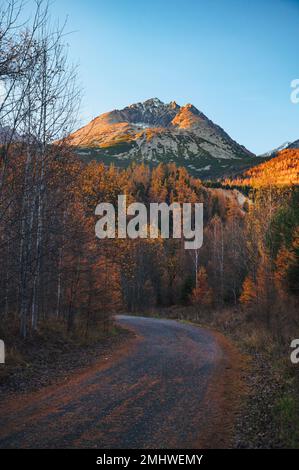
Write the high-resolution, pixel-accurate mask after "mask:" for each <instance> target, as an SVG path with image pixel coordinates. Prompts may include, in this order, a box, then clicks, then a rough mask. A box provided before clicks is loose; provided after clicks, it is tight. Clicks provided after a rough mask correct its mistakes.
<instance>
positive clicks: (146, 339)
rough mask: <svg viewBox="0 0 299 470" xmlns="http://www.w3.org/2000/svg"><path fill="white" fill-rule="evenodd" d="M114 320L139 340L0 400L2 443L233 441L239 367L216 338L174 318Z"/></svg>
mask: <svg viewBox="0 0 299 470" xmlns="http://www.w3.org/2000/svg"><path fill="white" fill-rule="evenodd" d="M117 321H118V322H119V323H120V325H121V326H123V327H125V328H128V329H131V330H133V331H134V332H135V334H136V337H134V339H133V340H132V341H131V342H130V345H129V347H127V348H126V349H125V350H124V351H121V352H119V353H118V355H116V357H112V358H110V360H108V359H107V358H106V362H105V358H103V359H101V361H100V362H99V363H98V364H96V365H93V366H92V367H90V368H89V369H86V370H84V371H81V372H78V374H75V376H74V377H72V378H71V379H70V380H69V381H67V382H66V383H65V382H64V383H63V384H61V385H58V386H57V385H55V386H51V387H47V388H45V389H42V390H40V391H38V392H34V393H33V394H31V395H30V396H25V397H23V398H22V399H19V400H15V401H12V402H11V403H9V404H3V403H2V404H0V413H1V414H0V448H20V447H21V448H76V447H78V448H99V449H106V448H107V449H108V448H122V449H124V448H129V449H130V448H131V449H132V448H140V449H146V448H159V449H163V448H195V447H199V446H203V447H224V446H226V445H228V441H227V439H228V435H229V433H230V432H231V428H232V423H233V414H234V411H235V410H234V409H233V408H232V406H233V405H232V404H233V403H236V399H235V397H234V396H233V394H234V393H235V391H234V390H233V389H232V382H234V380H235V378H234V376H233V374H234V373H235V372H234V366H233V364H232V361H233V359H232V357H231V354H230V353H228V352H227V348H226V347H225V346H224V345H223V343H222V342H221V340H220V339H219V338H218V337H217V335H215V334H214V333H212V332H210V331H208V330H205V329H202V328H199V327H196V326H192V325H190V324H187V323H181V322H177V321H173V320H158V319H154V318H143V317H132V316H118V317H117ZM227 374H228V375H227Z"/></svg>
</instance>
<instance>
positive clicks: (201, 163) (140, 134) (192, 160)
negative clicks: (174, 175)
mask: <svg viewBox="0 0 299 470" xmlns="http://www.w3.org/2000/svg"><path fill="white" fill-rule="evenodd" d="M70 142H71V144H72V145H73V146H74V147H75V148H76V151H77V152H78V154H79V155H80V156H81V157H82V158H84V159H87V160H92V159H96V160H101V161H103V162H104V163H105V164H109V163H114V164H115V165H116V166H119V167H124V166H127V165H128V164H129V163H130V162H132V161H137V162H141V161H144V162H146V163H148V164H150V165H151V166H156V165H157V164H159V163H170V162H174V163H176V164H177V165H179V166H184V167H186V168H187V170H188V171H189V172H190V173H191V174H193V175H195V176H198V177H199V178H202V179H208V178H219V177H223V176H232V175H235V174H238V173H239V172H241V171H243V170H245V169H247V168H250V167H252V166H254V165H256V164H257V162H259V163H260V162H261V157H256V156H255V155H254V154H253V153H251V152H250V151H249V150H247V149H246V148H245V147H244V146H242V145H240V144H238V143H237V142H235V141H234V140H233V139H232V138H231V137H230V136H229V135H228V134H227V133H226V132H225V131H224V130H223V129H222V128H221V127H219V126H218V125H216V124H214V123H213V122H212V121H211V120H210V119H208V118H207V117H206V116H205V115H204V114H203V113H202V112H201V111H199V110H198V109H197V108H196V107H195V106H193V105H192V104H186V105H185V106H179V105H178V104H177V103H176V102H175V101H171V102H170V103H167V104H166V103H163V102H162V101H160V100H159V99H158V98H152V99H149V100H147V101H144V102H143V103H136V104H132V105H130V106H127V107H125V108H124V109H121V110H113V111H111V112H108V113H104V114H101V115H100V116H98V117H96V118H95V119H93V120H92V121H91V122H90V123H89V124H87V125H86V126H84V127H82V128H81V129H79V130H77V131H76V132H74V133H73V134H71V135H70Z"/></svg>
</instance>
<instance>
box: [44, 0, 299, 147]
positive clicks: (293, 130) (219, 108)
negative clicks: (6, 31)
mask: <svg viewBox="0 0 299 470" xmlns="http://www.w3.org/2000/svg"><path fill="white" fill-rule="evenodd" d="M52 10H53V16H58V17H60V18H64V17H65V16H66V15H67V16H68V28H67V29H68V30H69V31H73V33H72V34H71V35H69V36H68V42H69V44H70V53H71V57H72V59H73V60H74V61H75V62H78V63H79V66H80V78H81V82H82V85H83V90H84V96H83V103H82V114H81V116H82V123H86V122H87V121H88V120H89V119H91V118H92V117H94V116H97V115H99V114H100V113H102V112H105V111H110V110H112V109H114V108H122V107H124V106H126V105H128V104H131V103H134V102H137V101H144V100H146V99H148V98H152V97H158V98H160V99H161V100H162V101H165V102H169V101H172V100H175V101H177V103H178V104H181V105H182V104H186V103H188V102H191V103H192V104H194V105H195V106H196V107H197V108H198V109H200V110H201V111H203V112H204V113H205V114H206V115H207V116H208V117H209V118H210V119H212V120H213V121H214V122H215V123H217V124H219V125H220V126H221V127H223V128H224V129H225V130H226V131H227V132H228V133H229V134H230V135H231V137H233V138H234V139H235V140H237V141H238V142H239V143H241V144H243V145H245V146H246V147H248V148H249V149H250V150H252V151H253V152H256V153H262V152H265V151H267V150H269V149H271V148H272V147H275V146H278V145H280V144H282V143H283V142H285V141H287V140H290V141H293V140H297V139H299V104H297V105H295V104H293V103H292V102H291V100H290V94H291V91H292V90H291V87H290V83H291V81H292V80H294V79H296V78H299V45H298V44H299V42H298V37H299V0H183V1H181V0H151V1H146V0H84V1H83V0H80V1H79V0H56V1H55V2H54V3H53V5H52Z"/></svg>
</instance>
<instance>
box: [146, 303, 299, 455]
mask: <svg viewBox="0 0 299 470" xmlns="http://www.w3.org/2000/svg"><path fill="white" fill-rule="evenodd" d="M148 315H150V316H155V317H160V318H171V319H177V320H180V321H188V322H192V323H194V324H197V325H199V326H202V327H206V328H209V329H212V330H215V331H218V332H220V333H223V334H224V335H225V336H226V337H228V338H230V339H231V340H232V342H233V343H234V344H235V345H236V346H237V347H238V349H239V350H240V351H241V352H243V353H244V354H246V355H248V356H249V357H250V364H251V367H250V373H249V374H248V375H247V377H246V381H247V385H248V394H247V398H246V400H244V403H243V406H242V412H241V413H240V416H239V417H238V420H237V426H236V432H235V444H234V447H236V448H299V368H298V366H295V365H292V364H291V361H290V357H289V356H290V350H288V348H287V347H286V346H284V347H283V346H282V345H280V344H278V343H277V342H275V340H274V338H273V337H272V336H271V335H270V334H269V332H267V331H266V330H265V329H263V328H262V327H261V326H260V325H259V326H257V325H255V324H253V323H252V322H251V321H250V318H248V317H247V316H246V314H245V313H244V312H243V311H242V310H241V309H240V308H237V307H236V308H230V309H222V310H218V311H204V312H199V311H198V309H196V308H195V307H191V306H190V307H180V306H176V307H171V308H166V309H159V310H157V309H156V310H153V311H151V312H148Z"/></svg>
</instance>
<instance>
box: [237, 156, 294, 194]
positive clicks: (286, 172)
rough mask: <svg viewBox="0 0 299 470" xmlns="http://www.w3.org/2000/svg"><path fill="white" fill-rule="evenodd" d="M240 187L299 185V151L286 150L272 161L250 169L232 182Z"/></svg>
mask: <svg viewBox="0 0 299 470" xmlns="http://www.w3.org/2000/svg"><path fill="white" fill-rule="evenodd" d="M230 183H231V184H233V185H240V186H254V187H260V186H268V185H274V186H276V185H277V186H288V185H298V184H299V150H298V149H286V150H282V151H281V152H279V154H278V155H277V156H276V157H274V158H272V159H271V160H269V161H267V162H265V163H261V164H260V165H258V166H254V167H253V168H250V169H249V170H247V171H246V172H244V174H243V175H241V176H240V177H239V178H236V179H234V180H233V181H230Z"/></svg>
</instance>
